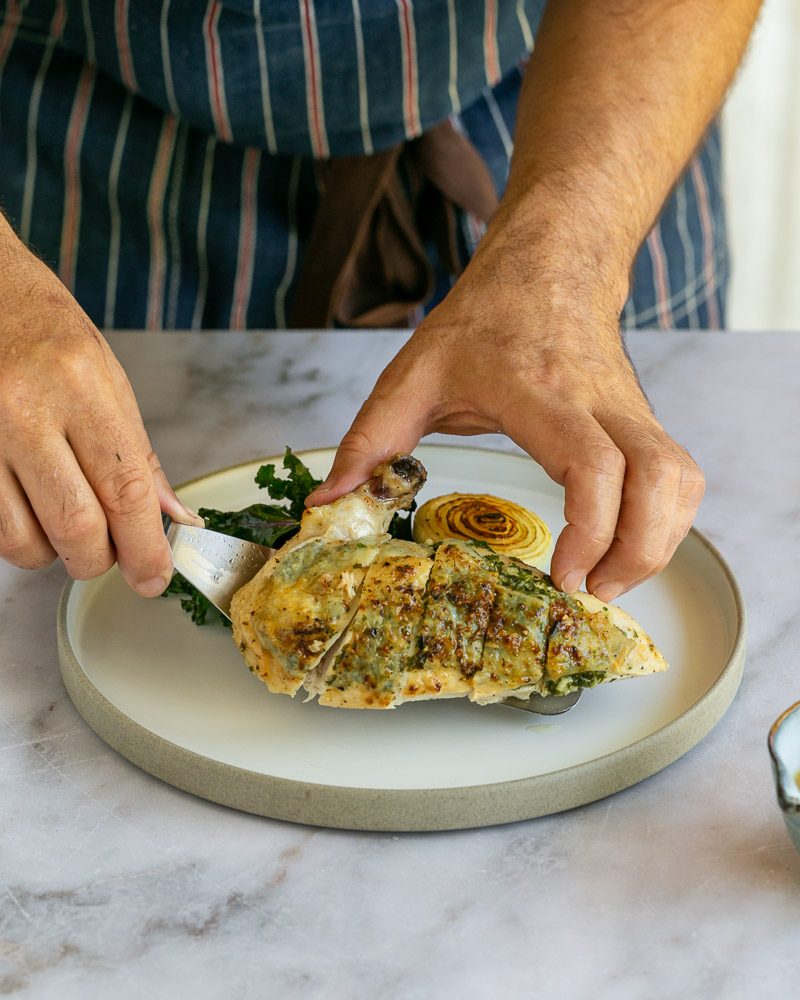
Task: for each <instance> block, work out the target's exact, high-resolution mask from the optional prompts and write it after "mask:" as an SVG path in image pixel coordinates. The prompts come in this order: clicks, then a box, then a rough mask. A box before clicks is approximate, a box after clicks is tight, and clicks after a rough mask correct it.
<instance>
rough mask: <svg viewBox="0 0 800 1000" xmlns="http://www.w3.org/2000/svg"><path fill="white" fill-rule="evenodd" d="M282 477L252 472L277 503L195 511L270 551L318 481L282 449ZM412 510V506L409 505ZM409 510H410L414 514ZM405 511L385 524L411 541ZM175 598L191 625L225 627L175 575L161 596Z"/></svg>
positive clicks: (270, 471)
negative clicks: (233, 508)
mask: <svg viewBox="0 0 800 1000" xmlns="http://www.w3.org/2000/svg"><path fill="white" fill-rule="evenodd" d="M283 469H284V471H285V473H286V474H285V475H284V476H281V475H279V474H278V473H277V472H276V469H275V466H274V465H272V464H270V465H262V466H261V467H260V468H259V470H258V472H256V476H255V482H256V485H257V486H258V487H259V489H263V490H266V491H267V495H268V496H269V498H270V500H275V501H283V503H254V504H250V506H249V507H244V508H243V509H242V510H214V509H213V508H210V507H201V508H200V510H199V511H198V513H199V515H200V517H202V518H203V520H204V521H205V525H206V527H207V528H208V529H209V530H211V531H219V532H220V533H221V534H223V535H232V536H233V537H234V538H241V539H243V540H244V541H246V542H256V543H258V544H259V545H267V546H269V547H270V548H275V547H277V546H278V545H279V544H280V545H283V543H284V542H287V541H288V540H289V539H290V538H291V537H292V536H293V535H295V534H297V531H298V529H299V527H300V518H301V517H302V516H303V511H304V510H305V501H306V497H308V496H309V494H311V493H313V492H314V490H315V489H316V488H317V486H319V484H320V482H321V480H320V479H315V478H314V476H313V475H312V474H311V472H310V470H309V469H308V467H307V466H306V465H305V463H304V462H303V461H302V460H301V459H300V458H298V457H297V455H295V454H294V453H293V452H292V450H291V448H287V449H286V451H285V452H284V455H283ZM414 506H416V505H414ZM414 506H412V508H411V510H413V509H414ZM411 510H409V511H398V513H397V514H395V516H394V517H393V518H392V523H391V524H390V525H389V534H390V535H392V537H394V538H404V539H410V538H411ZM173 594H174V595H177V596H178V597H180V601H181V607H182V608H183V610H184V611H185V612H186V613H187V614H189V615H191V618H192V621H193V622H194V623H195V624H196V625H210V624H218V625H225V626H227V627H228V628H230V622H229V621H228V620H227V618H225V617H224V615H222V614H220V612H219V611H217V609H216V608H215V607H214V605H213V604H212V603H211V602H210V601H209V600H208V599H207V598H205V597H203V595H202V594H201V593H200V591H199V590H197V588H196V587H193V586H192V584H191V583H189V581H188V580H186V579H185V578H184V577H182V576H181V575H180V573H176V574H175V576H174V577H173V578H172V582H171V583H170V585H169V586H168V587H167V589H166V590H165V591H164V596H165V597H167V596H170V595H173Z"/></svg>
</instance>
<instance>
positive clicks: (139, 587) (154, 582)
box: [133, 576, 171, 597]
mask: <svg viewBox="0 0 800 1000" xmlns="http://www.w3.org/2000/svg"><path fill="white" fill-rule="evenodd" d="M170 579H171V578H170V577H168V576H154V577H153V578H152V579H151V580H145V581H143V582H142V583H135V584H134V585H133V589H134V590H135V591H136V593H137V594H140V595H141V596H142V597H158V595H159V594H163V593H164V591H165V590H166V589H167V586H168V585H169V581H170Z"/></svg>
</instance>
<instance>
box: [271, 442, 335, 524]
mask: <svg viewBox="0 0 800 1000" xmlns="http://www.w3.org/2000/svg"><path fill="white" fill-rule="evenodd" d="M283 467H284V469H286V471H287V472H288V473H289V475H288V476H287V477H286V478H285V479H281V478H279V477H278V476H277V474H276V472H275V466H274V465H262V466H261V468H260V469H259V470H258V472H257V473H256V484H257V485H258V486H259V487H260V488H261V489H266V491H267V492H268V493H269V495H270V496H271V497H272V499H273V500H288V501H289V508H288V512H289V517H293V518H295V519H296V520H298V521H299V520H300V518H301V517H302V515H303V511H304V510H305V502H306V497H307V496H308V495H309V493H313V492H314V490H315V489H316V488H317V487H318V486H319V484H320V482H321V481H322V480H320V479H315V478H314V477H313V476H312V475H311V473H310V472H309V471H308V469H307V468H306V466H305V465H304V464H303V462H302V461H301V460H300V459H299V458H298V457H297V455H294V454H292V450H291V448H287V449H286V451H285V452H284V454H283ZM284 516H286V511H285V510H284Z"/></svg>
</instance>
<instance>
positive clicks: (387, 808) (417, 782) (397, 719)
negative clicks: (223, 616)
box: [59, 446, 744, 830]
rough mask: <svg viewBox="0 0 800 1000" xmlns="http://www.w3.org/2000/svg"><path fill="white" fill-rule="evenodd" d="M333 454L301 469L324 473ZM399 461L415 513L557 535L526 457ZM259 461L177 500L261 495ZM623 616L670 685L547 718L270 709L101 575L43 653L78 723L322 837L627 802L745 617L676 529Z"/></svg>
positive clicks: (683, 728)
mask: <svg viewBox="0 0 800 1000" xmlns="http://www.w3.org/2000/svg"><path fill="white" fill-rule="evenodd" d="M332 454H333V452H332V451H331V450H329V449H326V450H324V451H316V452H309V453H306V455H305V456H304V457H305V459H306V461H307V462H308V464H309V466H310V467H311V469H312V471H313V472H314V473H315V474H317V475H323V474H325V473H326V472H327V470H328V468H329V466H330V462H331V458H332ZM416 454H417V455H418V456H419V458H420V459H421V460H422V461H423V462H424V463H425V465H426V467H427V469H428V473H429V479H428V483H427V485H426V487H425V489H424V491H423V492H422V493H421V494H420V498H421V500H425V499H427V498H428V497H432V496H435V495H437V494H440V493H450V492H454V491H462V492H484V493H495V494H497V495H500V496H504V497H507V498H509V499H511V500H515V501H517V502H518V503H521V504H523V505H525V506H528V507H530V508H532V509H533V510H535V511H536V512H537V513H539V514H540V515H541V516H542V517H543V518H544V519H545V520H546V521H547V522H548V523H549V524H550V526H551V528H552V530H553V535H554V537H555V536H556V535H557V533H558V531H559V530H560V529H561V527H562V526H563V523H564V522H563V515H562V506H563V493H562V491H561V490H560V489H559V488H558V487H557V486H555V485H554V484H553V483H552V482H551V481H550V480H549V479H548V478H547V477H546V475H545V474H544V473H543V472H542V470H541V469H540V468H539V467H538V466H537V465H536V464H535V463H533V462H531V461H530V460H528V459H525V458H521V457H519V456H516V455H510V454H506V453H502V452H492V451H485V450H479V449H473V448H457V447H438V446H427V447H420V448H418V449H417V452H416ZM264 461H276V462H279V461H280V460H279V459H265V460H264ZM260 464H261V462H260V461H257V462H252V463H250V464H247V465H243V466H238V467H236V468H233V469H227V470H223V471H221V472H216V473H213V474H211V475H209V476H205V477H203V478H202V479H198V480H196V481H194V482H192V483H190V484H188V485H186V486H185V487H184V488H182V489H181V490H180V491H179V492H180V495H181V496H182V498H183V499H184V500H185V501H186V502H187V503H188V504H190V505H191V506H193V507H195V508H197V507H199V506H209V507H217V508H220V509H234V508H238V507H242V506H245V505H247V504H249V503H252V502H254V501H257V500H264V494H263V492H261V491H259V490H258V488H257V487H256V486H255V485H254V482H253V477H254V474H255V471H256V469H257V468H258V466H259V465H260ZM620 603H621V604H622V605H623V606H624V607H625V608H626V609H627V610H628V611H629V612H630V613H631V614H632V615H633V616H634V617H635V618H636V619H638V620H639V621H640V622H641V624H642V625H643V627H644V628H645V629H646V630H647V631H648V632H650V634H651V635H652V637H653V639H654V640H655V642H656V644H657V645H658V646H659V647H660V648H661V650H662V651H663V653H664V654H665V656H666V658H667V660H668V662H669V663H670V664H671V668H670V670H669V671H667V672H666V673H663V674H657V675H653V676H651V677H644V678H639V679H633V680H629V681H625V682H623V683H614V684H608V685H603V686H601V687H599V688H596V689H592V690H589V691H586V692H584V695H583V698H582V699H581V701H580V702H579V704H578V705H577V707H576V708H574V709H573V710H572V711H570V712H569V713H567V714H565V715H562V716H558V717H550V718H545V717H539V716H534V715H530V714H528V713H524V712H520V711H517V710H514V709H510V708H506V707H503V706H497V705H495V706H490V707H484V708H481V707H479V706H476V705H472V704H470V703H468V702H466V701H464V700H460V699H458V700H451V701H443V702H440V703H436V702H422V703H418V704H407V705H404V706H402V707H401V708H398V709H396V710H394V711H387V712H380V711H345V710H337V709H330V708H321V707H320V706H319V705H318V704H317V703H316V702H308V703H304V702H303V701H301V700H300V698H299V697H298V699H296V700H291V699H289V698H287V697H285V696H283V695H272V694H270V693H269V692H268V691H267V689H266V688H265V687H264V685H263V684H262V683H261V682H260V681H259V680H257V679H256V678H255V677H253V676H252V675H251V674H250V673H249V671H248V670H247V668H246V667H245V665H244V663H243V661H242V659H241V657H240V655H239V653H238V650H237V649H236V648H235V646H234V644H233V642H232V641H231V637H230V634H229V633H228V632H227V631H226V630H222V629H221V628H217V627H205V628H198V627H197V626H195V625H193V624H192V622H191V621H190V620H189V618H188V616H186V615H185V614H184V613H183V612H182V611H181V609H180V607H179V604H178V601H177V600H175V599H170V600H150V601H148V600H144V599H141V598H138V597H136V596H135V595H134V594H133V593H132V592H131V591H130V590H128V588H127V587H126V586H125V584H124V583H123V581H122V578H121V577H120V575H119V574H118V572H117V571H116V570H112V571H111V572H109V573H108V574H106V575H105V576H104V577H102V578H101V579H98V580H94V581H91V582H89V583H73V584H68V585H67V587H66V588H65V591H64V595H63V598H62V603H61V608H60V613H59V617H60V623H59V625H60V627H59V644H60V652H61V662H62V673H63V676H64V680H65V683H66V685H67V688H68V690H69V692H70V695H71V696H72V698H73V701H74V702H75V703H76V705H77V707H78V709H79V711H80V712H81V713H82V714H83V715H84V717H85V718H86V720H87V721H88V722H89V724H90V725H91V726H92V728H94V729H95V731H96V732H98V733H99V735H100V736H102V738H103V739H105V740H106V742H108V743H109V744H110V745H111V746H112V747H114V748H115V749H117V750H119V751H120V752H121V753H122V754H124V755H125V756H126V757H128V758H129V759H130V760H132V761H134V763H136V764H138V765H139V766H141V767H143V768H144V769H145V770H147V771H149V772H150V773H152V774H155V775H156V776H158V777H161V778H164V779H165V780H167V781H169V782H171V783H172V784H175V785H177V786H178V787H180V788H184V789H186V790H188V791H191V792H194V793H195V794H198V795H202V796H204V797H206V798H210V799H212V800H214V801H217V802H222V803H225V804H227V805H232V806H235V807H237V808H241V809H245V810H248V811H251V812H256V813H260V814H262V815H266V816H272V817H276V818H281V819H291V820H295V821H300V822H307V823H314V824H319V825H330V826H340V827H348V828H361V829H389V830H402V829H416V830H430V829H447V828H454V827H468V826H481V825H490V824H493V823H500V822H509V821H511V820H517V819H524V818H530V817H533V816H537V815H542V814H544V813H548V812H555V811H559V810H561V809H566V808H570V807H572V806H575V805H579V804H582V803H585V802H588V801H591V800H593V799H597V798H600V797H602V796H604V795H607V794H610V793H612V792H615V791H618V790H620V789H622V788H625V787H628V786H629V785H631V784H633V783H635V782H636V781H639V780H641V779H642V778H644V777H647V776H648V775H650V774H653V773H654V772H655V771H657V770H659V769H661V768H662V767H664V766H666V765H667V764H669V763H671V762H672V761H673V760H675V759H676V758H677V757H679V756H680V755H681V754H683V753H685V752H686V751H687V750H688V749H689V748H690V747H692V746H694V744H695V743H697V742H698V741H699V740H700V739H702V737H703V736H704V735H705V734H706V733H707V732H708V731H709V730H710V729H711V728H712V726H713V725H714V724H715V723H716V721H717V720H718V719H719V718H720V717H721V715H722V714H723V713H724V711H725V710H726V708H727V707H728V705H729V704H730V702H731V700H732V698H733V696H734V694H735V692H736V689H737V687H738V684H739V681H740V678H741V671H742V666H743V662H744V613H743V608H742V602H741V597H740V594H739V591H738V588H737V586H736V583H735V581H734V579H733V577H732V575H731V573H730V571H729V570H728V568H727V567H726V566H725V564H724V562H723V561H722V559H721V558H720V556H719V555H718V553H717V552H716V551H715V550H714V549H713V548H712V547H711V546H710V545H709V543H708V542H707V541H705V539H704V538H703V537H702V536H701V535H700V534H699V533H697V532H692V533H691V534H690V536H689V537H688V538H687V539H686V540H685V541H684V542H683V544H682V545H681V546H680V549H679V550H678V552H677V554H676V556H675V558H674V559H673V561H672V563H671V564H670V566H669V567H668V568H667V569H666V570H665V571H664V572H663V573H661V574H660V575H659V576H658V577H656V578H655V579H653V580H651V581H648V582H647V583H645V584H644V585H643V586H641V587H639V588H637V589H636V590H635V591H634V592H633V593H631V594H630V595H627V596H626V597H624V598H623V599H622V600H621V601H620Z"/></svg>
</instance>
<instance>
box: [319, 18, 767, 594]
mask: <svg viewBox="0 0 800 1000" xmlns="http://www.w3.org/2000/svg"><path fill="white" fill-rule="evenodd" d="M759 7H760V0H708V2H706V3H702V4H698V3H696V2H695V0H548V3H547V7H546V10H545V13H544V17H543V19H542V22H541V25H540V28H539V32H538V34H537V38H536V48H535V51H534V53H533V55H532V57H531V60H530V63H529V65H528V68H527V70H526V73H525V80H524V84H523V88H522V93H521V95H520V101H519V107H518V110H517V122H516V128H515V133H514V156H513V159H512V162H511V173H510V176H509V179H508V184H507V187H506V191H505V193H504V196H503V200H502V202H501V205H500V208H499V210H498V212H497V213H496V215H495V218H494V219H493V220H492V222H491V224H490V226H489V228H488V231H487V234H486V236H485V237H484V239H483V240H482V242H481V244H480V246H479V248H478V252H477V254H476V256H475V258H474V260H473V261H472V262H471V263H470V265H469V267H468V268H467V269H466V271H465V272H464V274H463V275H462V277H461V278H460V279H459V281H458V283H457V284H456V286H455V288H454V289H453V291H451V293H450V295H449V296H448V298H447V299H446V301H445V302H444V303H443V304H442V305H441V306H439V308H437V309H436V310H435V311H434V312H433V313H431V315H430V316H429V317H428V319H426V320H425V322H424V323H423V324H422V325H421V326H420V328H419V329H418V330H417V331H416V333H415V334H414V335H413V337H412V338H411V340H410V341H409V342H408V344H407V345H406V346H405V347H404V348H403V350H402V351H401V352H400V354H399V355H398V356H397V358H395V360H394V361H393V362H392V363H391V364H390V365H389V367H388V368H387V369H386V371H385V372H384V373H383V374H382V375H381V377H380V379H379V380H378V384H377V385H376V387H375V390H374V392H373V393H372V395H371V396H370V397H369V399H368V400H367V401H366V403H365V404H364V407H363V408H362V410H361V412H360V413H359V415H358V417H357V418H356V420H355V423H354V424H353V426H352V428H351V429H350V431H349V432H348V434H347V435H346V437H345V438H344V440H343V441H342V443H341V446H340V448H339V451H338V453H337V456H336V461H335V462H334V466H333V470H332V474H331V480H330V481H329V483H328V487H329V488H328V490H327V491H326V492H323V491H322V490H319V491H318V492H317V493H316V494H315V495H314V497H313V500H314V501H317V502H326V501H328V500H333V499H335V497H336V496H338V495H339V494H341V493H343V492H345V491H346V490H348V489H351V488H352V487H353V486H354V485H356V483H357V482H360V481H362V480H364V479H366V477H367V476H368V475H369V473H370V472H371V470H372V467H373V466H374V465H376V464H377V463H378V461H379V460H380V459H381V458H383V457H384V456H385V455H386V454H388V453H391V452H393V451H398V450H403V451H409V450H410V449H411V448H413V447H414V445H416V443H417V441H418V440H419V438H420V436H421V435H422V434H424V433H426V432H427V431H433V430H439V431H449V432H451V433H456V434H471V433H477V432H479V431H504V432H505V433H506V434H508V435H509V436H510V437H511V438H513V439H514V440H515V441H516V442H517V443H518V444H519V445H521V446H522V447H523V448H525V449H526V451H528V452H529V453H530V454H531V455H532V456H533V457H534V458H535V459H537V460H538V461H539V462H540V463H541V464H542V465H543V466H544V468H545V469H546V470H547V472H548V473H549V474H550V475H551V476H552V477H553V479H555V480H556V481H558V482H559V483H563V484H564V486H565V488H566V508H565V514H566V519H567V522H568V525H567V527H566V528H565V530H564V532H563V534H562V535H561V537H560V538H559V540H558V543H557V545H556V550H555V552H554V554H553V561H552V570H553V577H554V579H555V582H556V583H557V584H558V585H560V586H562V587H564V589H566V590H572V589H573V588H575V587H577V586H578V584H579V582H580V579H581V578H582V576H583V575H584V574H588V586H589V588H590V589H591V590H592V591H593V592H595V593H596V594H597V596H598V597H600V598H601V599H602V600H613V598H614V597H616V596H617V595H618V594H620V593H621V592H622V591H623V590H625V589H627V588H628V587H631V586H633V585H634V584H636V583H638V582H640V581H641V580H643V579H645V578H646V577H648V576H650V575H651V574H653V573H655V572H656V571H657V570H658V569H660V568H661V567H662V566H663V565H664V564H665V563H666V562H667V560H668V559H669V557H670V556H671V555H672V553H673V551H674V550H675V547H676V546H677V544H678V542H679V541H680V540H681V538H683V536H684V535H685V534H686V532H687V531H688V529H689V526H690V524H691V522H692V519H693V517H694V513H695V511H696V509H697V506H698V504H699V502H700V498H701V495H702V492H703V479H702V476H701V474H700V472H699V470H698V469H697V467H696V465H695V464H694V462H693V461H692V460H691V458H690V457H689V456H688V455H687V454H686V452H685V451H684V450H683V449H682V448H680V447H679V446H678V445H677V444H675V442H674V441H672V440H671V439H670V438H669V437H668V436H667V434H666V433H665V432H664V430H663V429H662V428H661V426H660V425H659V424H658V422H657V421H656V419H655V418H654V416H653V415H652V413H651V412H650V409H649V407H648V405H647V402H646V400H645V399H644V396H643V395H642V392H641V390H640V388H639V386H638V384H637V381H636V377H635V375H634V372H633V370H632V368H631V366H630V363H629V362H628V359H627V358H626V356H625V354H624V351H623V348H622V345H621V343H620V338H619V330H618V317H619V314H620V310H621V309H622V307H623V305H624V302H625V298H626V296H627V294H628V275H629V273H630V268H631V265H632V263H633V260H634V257H635V255H636V251H637V249H638V247H639V245H640V244H641V243H642V241H643V240H644V239H645V237H646V235H647V233H648V231H649V229H650V228H651V226H652V224H653V221H654V220H655V219H656V218H657V216H658V212H659V209H660V207H661V205H662V204H663V202H664V200H665V199H666V197H667V195H668V194H669V191H670V188H671V187H672V185H673V184H674V183H675V181H676V180H677V178H678V176H679V175H680V173H681V171H682V169H683V168H684V166H685V165H686V163H687V162H688V161H689V159H690V157H691V155H692V153H693V152H694V150H695V148H696V147H697V146H698V144H699V143H700V142H701V140H702V138H703V134H704V132H705V131H706V129H707V127H708V125H709V123H710V121H711V120H712V118H713V116H714V115H715V114H716V112H717V110H718V108H719V105H720V103H721V101H722V98H723V96H724V93H725V90H726V88H727V86H728V84H729V83H730V80H731V78H732V76H733V73H734V72H735V69H736V67H737V65H738V64H739V61H740V59H741V57H742V53H743V51H744V47H745V44H746V42H747V38H748V36H749V34H750V30H751V28H752V25H753V22H754V20H755V17H756V14H757V12H758V9H759Z"/></svg>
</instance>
